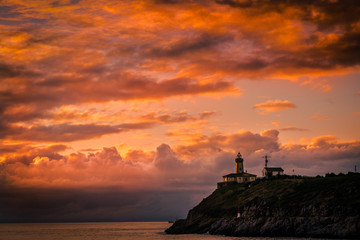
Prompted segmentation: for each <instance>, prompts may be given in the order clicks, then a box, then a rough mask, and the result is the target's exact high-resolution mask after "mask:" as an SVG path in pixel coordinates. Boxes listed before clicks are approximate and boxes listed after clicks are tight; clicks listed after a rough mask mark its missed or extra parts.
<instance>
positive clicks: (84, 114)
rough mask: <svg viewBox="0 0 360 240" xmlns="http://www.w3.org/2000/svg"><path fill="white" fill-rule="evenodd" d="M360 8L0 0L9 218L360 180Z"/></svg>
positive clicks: (0, 174)
mask: <svg viewBox="0 0 360 240" xmlns="http://www.w3.org/2000/svg"><path fill="white" fill-rule="evenodd" d="M359 16H360V1H357V0H342V1H336V0H323V1H321V0H319V1H311V0H304V1H290V0H289V1H280V0H272V1H270V0H268V1H256V0H253V1H250V0H199V1H195V0H183V1H180V0H167V1H165V0H148V1H145V0H144V1H136V0H124V1H116V0H87V1H84V0H57V1H55V0H54V1H50V0H0V206H1V207H0V222H6V221H89V220H114V221H115V220H122V221H140V220H169V219H174V218H183V217H185V216H186V213H187V211H188V210H189V209H190V208H192V207H193V206H195V205H196V204H197V203H198V202H199V201H201V199H202V198H204V197H206V196H207V195H208V194H210V193H211V192H212V191H214V189H215V188H216V183H217V182H219V181H221V180H222V178H221V176H223V175H225V174H227V173H231V172H234V168H235V162H234V159H235V157H236V153H237V152H239V151H240V152H241V153H242V155H243V158H244V159H245V162H244V166H245V169H247V170H248V172H249V173H253V174H256V175H258V176H261V170H262V168H263V166H264V159H263V158H262V156H264V155H265V154H268V155H270V156H271V158H270V159H269V160H270V161H269V165H270V166H276V167H278V166H279V167H282V168H283V169H284V170H285V173H286V174H293V170H294V173H295V174H300V175H307V176H316V175H324V174H325V173H328V172H334V173H340V172H343V173H347V172H348V171H354V168H355V165H357V167H358V170H360V17H359Z"/></svg>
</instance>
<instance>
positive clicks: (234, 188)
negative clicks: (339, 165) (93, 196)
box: [166, 173, 360, 239]
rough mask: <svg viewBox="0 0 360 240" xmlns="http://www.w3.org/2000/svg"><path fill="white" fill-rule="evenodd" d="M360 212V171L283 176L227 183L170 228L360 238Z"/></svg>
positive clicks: (172, 230)
mask: <svg viewBox="0 0 360 240" xmlns="http://www.w3.org/2000/svg"><path fill="white" fill-rule="evenodd" d="M238 212H239V213H240V217H237V215H238ZM359 216H360V174H358V173H348V174H347V175H344V174H339V175H335V174H327V175H326V176H325V177H320V176H318V177H301V176H286V175H283V176H276V177H272V178H269V179H267V180H265V179H257V180H256V181H255V182H251V183H242V184H236V183H235V184H230V185H228V186H224V187H221V188H219V189H217V190H215V191H214V192H213V193H212V194H211V195H210V196H208V197H207V198H205V199H203V201H202V202H201V203H200V204H199V205H197V206H196V207H194V208H193V209H191V210H190V211H189V213H188V215H187V218H186V219H183V220H178V221H176V222H175V223H174V224H173V225H172V226H171V227H170V228H169V229H167V230H166V232H167V233H169V234H184V233H207V232H209V233H210V234H219V235H228V236H268V237H269V236H271V237H275V236H294V237H326V238H353V239H360V229H359V228H360V217H359Z"/></svg>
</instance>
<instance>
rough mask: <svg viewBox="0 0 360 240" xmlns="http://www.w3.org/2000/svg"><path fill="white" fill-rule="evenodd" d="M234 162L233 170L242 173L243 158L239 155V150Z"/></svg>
mask: <svg viewBox="0 0 360 240" xmlns="http://www.w3.org/2000/svg"><path fill="white" fill-rule="evenodd" d="M235 163H236V167H235V172H236V173H244V159H243V158H242V157H241V154H240V152H239V153H238V154H237V158H236V159H235Z"/></svg>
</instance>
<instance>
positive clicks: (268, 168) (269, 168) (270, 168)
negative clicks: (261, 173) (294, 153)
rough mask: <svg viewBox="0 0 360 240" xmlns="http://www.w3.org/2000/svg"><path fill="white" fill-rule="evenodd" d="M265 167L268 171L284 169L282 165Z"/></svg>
mask: <svg viewBox="0 0 360 240" xmlns="http://www.w3.org/2000/svg"><path fill="white" fill-rule="evenodd" d="M264 169H266V170H268V171H284V169H282V168H281V167H265V168H264Z"/></svg>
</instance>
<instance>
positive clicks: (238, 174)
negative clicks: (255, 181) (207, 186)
mask: <svg viewBox="0 0 360 240" xmlns="http://www.w3.org/2000/svg"><path fill="white" fill-rule="evenodd" d="M223 177H256V175H255V174H251V173H230V174H227V175H225V176H223Z"/></svg>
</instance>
